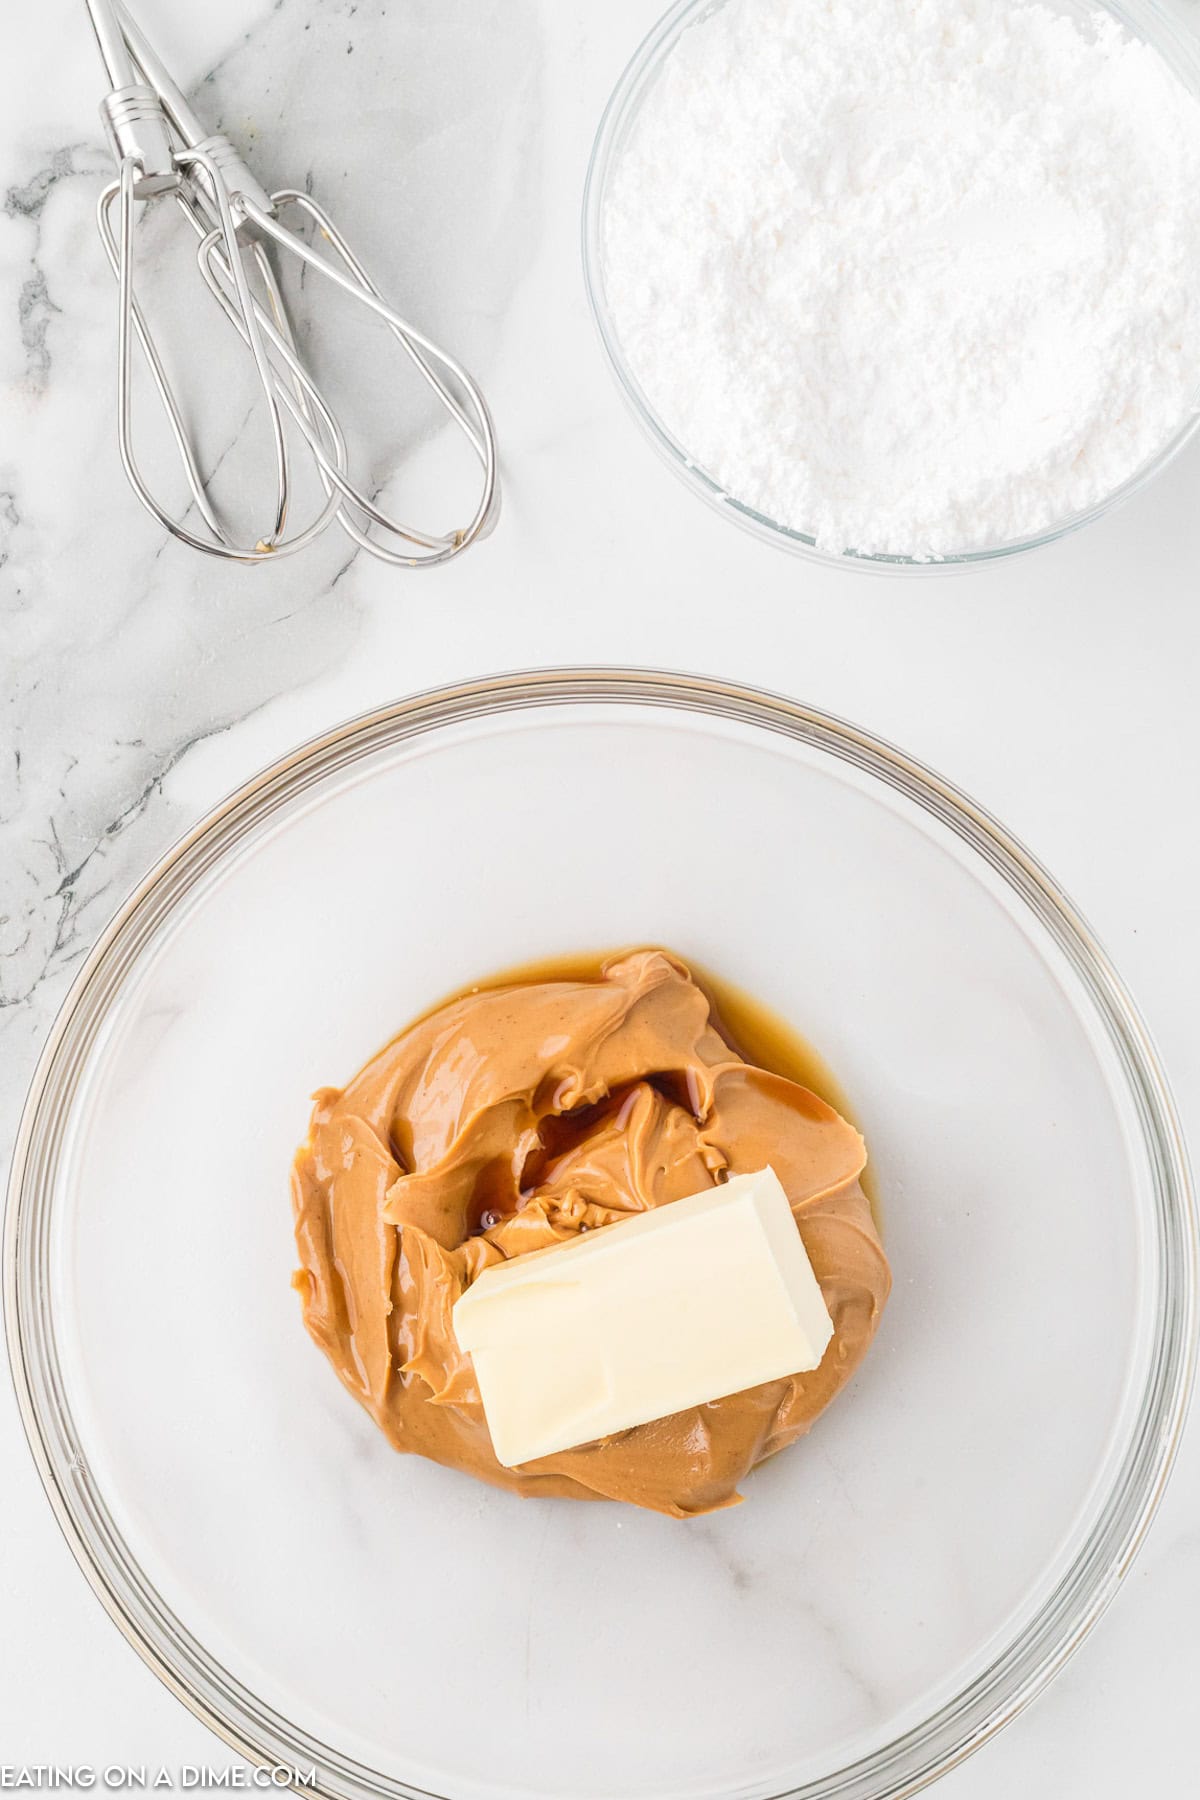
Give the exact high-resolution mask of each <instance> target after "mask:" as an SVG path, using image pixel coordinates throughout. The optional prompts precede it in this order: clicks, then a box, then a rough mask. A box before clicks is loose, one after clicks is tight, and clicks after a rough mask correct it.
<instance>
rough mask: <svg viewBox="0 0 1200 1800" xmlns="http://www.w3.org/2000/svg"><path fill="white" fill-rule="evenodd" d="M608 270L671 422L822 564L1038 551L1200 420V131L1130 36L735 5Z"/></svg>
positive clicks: (736, 0)
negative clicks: (828, 558)
mask: <svg viewBox="0 0 1200 1800" xmlns="http://www.w3.org/2000/svg"><path fill="white" fill-rule="evenodd" d="M602 241H603V259H604V270H603V276H604V285H605V291H606V295H607V298H608V303H609V306H610V309H611V312H612V315H613V320H614V323H615V326H616V329H617V333H618V335H619V337H620V339H621V342H622V345H623V348H624V352H625V355H626V357H627V359H628V362H629V365H630V368H631V370H632V372H633V374H634V376H635V377H636V379H637V381H638V382H639V384H640V385H641V387H642V389H643V391H644V393H645V395H646V397H647V399H648V400H649V402H650V404H651V406H652V407H653V408H654V409H655V411H656V412H658V414H659V415H660V416H661V418H662V419H663V422H664V423H665V424H666V426H667V427H668V429H669V430H670V431H671V432H672V433H673V434H674V436H675V437H676V438H677V439H678V441H679V442H680V444H681V445H682V446H683V447H684V449H685V450H686V451H687V453H688V454H689V455H690V456H691V457H692V459H693V460H694V461H695V462H697V463H698V464H699V465H700V466H701V467H702V468H704V469H705V470H706V471H707V473H708V474H710V475H711V476H712V477H713V478H714V479H715V480H717V481H718V482H719V483H720V484H721V485H722V486H723V487H724V488H725V489H726V490H727V491H728V492H729V493H731V494H732V495H733V496H734V497H735V498H737V499H739V500H741V501H743V502H744V503H746V504H747V505H749V506H751V507H752V508H754V509H755V510H756V511H758V512H762V513H764V514H766V515H767V517H769V518H771V519H773V520H774V521H775V522H776V523H779V524H783V525H788V526H790V527H792V528H793V529H796V530H799V531H802V532H805V533H808V534H809V535H811V536H813V537H814V538H815V539H816V540H817V542H818V543H819V545H820V546H821V547H822V548H824V549H828V550H835V551H841V550H846V549H853V550H858V551H860V552H865V553H874V554H880V553H891V554H900V555H913V556H919V557H932V556H942V555H947V554H952V553H954V552H961V551H966V550H971V549H980V548H986V547H989V546H994V545H997V544H1001V543H1007V542H1012V541H1016V540H1018V539H1020V538H1023V537H1027V536H1030V535H1033V534H1035V533H1037V532H1039V531H1041V530H1044V529H1046V528H1048V527H1050V526H1052V525H1054V524H1055V523H1058V522H1061V521H1062V520H1063V519H1065V518H1066V517H1068V516H1070V515H1071V514H1073V513H1075V512H1078V511H1082V510H1084V509H1086V508H1088V507H1090V506H1092V505H1094V504H1096V503H1097V502H1098V501H1100V500H1102V499H1104V498H1106V497H1107V496H1108V495H1109V494H1111V493H1112V492H1113V491H1114V490H1115V489H1116V488H1117V487H1119V486H1120V485H1121V484H1122V483H1123V482H1124V481H1125V480H1126V479H1127V478H1128V477H1129V476H1131V475H1133V474H1135V473H1136V472H1137V470H1138V469H1139V468H1140V467H1141V466H1142V465H1143V464H1144V463H1145V462H1146V461H1148V460H1149V459H1150V458H1151V457H1152V456H1153V455H1154V454H1155V453H1156V452H1158V451H1159V450H1160V449H1162V448H1163V447H1164V445H1165V444H1166V443H1167V442H1168V441H1169V440H1170V438H1171V437H1172V436H1173V435H1174V434H1175V433H1176V432H1177V431H1178V429H1179V428H1180V426H1181V425H1182V423H1183V422H1184V421H1185V419H1186V418H1187V416H1188V413H1189V411H1190V409H1191V408H1192V407H1193V406H1194V405H1195V404H1196V401H1197V396H1198V394H1200V102H1197V100H1196V99H1195V97H1194V96H1193V95H1191V94H1190V93H1189V92H1188V90H1187V89H1186V88H1185V87H1184V86H1183V84H1182V83H1181V82H1180V81H1179V80H1178V79H1177V78H1176V77H1175V75H1174V74H1173V73H1172V71H1171V70H1170V69H1169V68H1168V66H1167V64H1166V63H1165V61H1164V60H1163V59H1162V58H1161V57H1160V56H1159V55H1158V53H1157V52H1156V51H1154V50H1152V49H1151V48H1149V47H1148V46H1147V45H1145V44H1143V43H1141V42H1140V41H1138V40H1136V39H1134V38H1132V37H1131V36H1130V35H1128V34H1127V33H1126V32H1125V31H1124V29H1123V28H1122V27H1121V26H1119V25H1118V24H1117V22H1116V21H1115V19H1113V18H1112V17H1111V16H1110V15H1109V14H1107V13H1104V12H1096V13H1094V14H1092V15H1090V16H1086V17H1083V16H1081V15H1080V13H1079V12H1075V13H1073V14H1071V15H1067V14H1065V13H1064V12H1062V11H1059V10H1056V9H1054V8H1053V7H1052V6H1049V5H1045V4H1041V3H1035V0H1006V3H1005V4H998V3H997V0H726V3H725V4H724V5H723V6H721V7H720V8H719V9H717V10H716V11H715V12H713V13H712V14H711V15H710V16H709V17H707V18H702V19H701V20H700V21H699V22H698V23H696V24H694V25H692V26H690V27H689V28H688V29H687V30H686V31H685V32H684V33H683V35H682V36H681V38H680V39H679V41H678V43H677V44H676V46H675V47H674V49H673V50H672V52H671V53H670V55H669V56H668V58H667V61H666V63H665V65H664V67H663V69H662V70H661V72H660V74H659V76H658V77H657V79H656V80H655V82H654V84H653V86H652V87H651V89H650V91H649V93H648V95H647V97H646V99H645V103H644V105H643V107H642V110H641V113H640V116H639V117H638V119H637V122H636V123H635V125H634V127H633V129H632V131H631V133H630V136H629V138H628V141H627V142H626V144H625V146H624V149H623V151H622V152H621V154H620V157H619V160H618V162H617V164H616V166H615V168H614V170H613V174H612V179H611V182H610V186H609V190H608V199H607V204H606V209H605V215H604V220H603V240H602Z"/></svg>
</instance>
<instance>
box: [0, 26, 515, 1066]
mask: <svg viewBox="0 0 1200 1800" xmlns="http://www.w3.org/2000/svg"><path fill="white" fill-rule="evenodd" d="M51 10H53V11H54V12H55V13H56V14H57V15H59V21H58V22H59V23H60V25H61V29H62V33H63V38H64V41H65V44H66V48H67V56H68V59H69V64H70V67H71V71H72V74H73V75H74V74H75V73H77V72H78V74H79V75H80V77H81V79H80V80H79V82H78V83H73V85H78V86H81V87H85V88H88V87H90V89H91V92H92V94H93V95H97V94H98V93H99V91H100V88H101V81H100V76H99V65H98V62H97V60H96V58H95V53H94V49H93V46H92V44H91V42H90V38H89V35H88V33H87V31H86V29H85V28H81V19H80V16H79V15H80V9H79V8H78V7H69V6H67V5H61V4H60V5H58V6H56V7H54V8H52V9H51ZM231 10H232V9H229V8H226V11H227V12H229V11H231ZM146 22H147V24H148V25H149V24H151V23H152V21H150V20H149V19H147V21H146ZM211 23H212V25H213V26H215V24H216V21H215V18H214V19H212V21H211ZM211 35H212V38H213V42H214V45H219V44H220V42H221V39H222V37H224V38H225V39H226V47H225V48H224V49H223V50H222V51H221V52H220V54H218V55H217V57H216V60H215V61H213V62H212V64H211V66H210V67H208V69H207V70H206V72H205V73H204V74H203V76H202V78H201V79H200V80H199V81H194V82H193V84H192V85H193V97H194V100H195V102H196V105H197V107H198V109H200V110H201V112H202V116H203V117H204V118H205V119H206V121H208V122H211V123H212V124H213V126H214V127H219V128H221V129H225V130H226V131H228V132H229V133H230V134H231V135H233V136H235V137H236V139H237V141H238V142H239V144H240V145H241V146H243V147H244V149H245V150H246V152H247V154H248V155H249V157H250V158H251V159H252V161H253V162H254V164H255V167H256V170H257V172H258V173H259V174H260V175H261V177H262V178H263V179H264V181H266V182H267V183H268V184H270V185H272V186H274V185H293V186H298V187H301V188H303V189H306V190H308V191H313V192H315V193H317V194H318V196H319V197H320V199H321V200H322V201H323V203H325V204H326V205H328V207H329V208H330V210H331V211H332V212H333V214H334V216H335V217H336V219H337V220H338V222H339V224H341V225H343V226H344V228H345V230H346V231H347V234H348V235H349V237H350V240H351V242H352V243H355V244H356V245H359V246H362V253H363V255H364V256H366V257H367V258H368V260H369V262H370V264H371V267H372V269H373V272H375V273H376V275H377V277H378V278H379V279H380V280H381V281H382V283H383V285H384V286H385V288H386V290H387V291H388V292H389V295H390V296H392V297H394V299H395V301H396V303H397V304H398V305H399V306H400V307H401V308H403V309H406V310H407V311H409V312H410V313H411V316H412V317H413V318H414V319H416V320H436V321H438V325H437V330H438V331H441V332H443V333H445V334H448V335H449V337H450V339H451V340H452V346H453V349H454V352H455V354H457V355H459V356H461V357H462V358H463V360H465V361H466V362H467V363H468V365H469V366H472V367H474V368H477V369H480V370H481V371H484V372H486V370H487V367H488V365H489V363H490V361H491V360H492V358H493V356H494V353H495V348H496V344H497V339H498V334H499V333H500V332H501V331H502V329H503V321H504V317H505V310H506V305H507V302H508V298H509V296H510V294H511V292H512V289H513V286H514V284H515V283H516V282H517V281H519V280H520V278H521V275H522V272H523V270H524V268H525V266H526V265H527V263H528V261H529V259H530V257H531V255H532V254H533V250H534V248H535V245H534V242H533V239H532V234H535V233H536V231H537V212H536V205H535V203H534V197H535V194H536V191H537V190H536V184H537V180H538V163H539V158H540V156H541V154H542V145H541V138H540V133H539V130H538V127H537V108H536V96H537V91H538V86H539V81H540V36H539V23H538V17H537V9H536V7H535V6H533V5H532V4H530V0H494V3H493V4H480V0H426V3H425V4H419V5H406V6H402V7H400V6H396V5H394V4H393V5H391V6H390V7H389V5H388V4H387V3H386V0H360V3H357V4H356V3H354V0H342V3H341V4H336V5H324V6H320V7H313V6H308V5H301V4H299V3H298V0H282V3H281V4H278V5H275V6H273V7H271V8H270V9H269V10H268V11H266V12H264V13H262V14H260V16H259V17H257V19H255V20H254V21H253V22H252V23H251V24H250V25H249V26H248V27H247V28H246V29H245V30H243V31H241V32H240V33H238V34H237V35H235V36H233V35H231V34H230V33H229V31H228V28H226V30H225V31H224V32H222V31H221V30H220V29H219V28H216V29H212V31H211ZM164 48H165V46H164ZM94 120H95V113H94V107H92V106H89V108H88V109H87V111H86V112H84V113H83V114H81V116H80V119H79V121H78V124H77V125H76V127H75V130H74V133H73V135H72V137H71V138H70V140H69V141H65V142H59V141H55V138H54V136H53V132H52V130H51V129H49V128H47V129H45V130H44V131H39V129H38V121H37V119H36V117H35V116H33V115H31V116H30V117H29V118H28V119H24V120H22V121H21V129H20V130H19V131H18V132H17V133H16V134H9V136H8V137H7V140H6V139H5V138H3V137H0V156H2V157H3V169H4V187H3V199H2V202H0V317H7V321H8V323H7V325H6V327H5V329H4V332H3V363H2V365H0V366H2V367H3V371H4V412H5V418H6V421H7V429H6V431H5V432H4V436H3V439H2V440H0V613H2V616H3V619H4V627H5V637H6V649H5V663H6V670H7V674H6V679H5V683H4V695H3V698H4V705H5V717H6V731H5V736H4V745H3V752H2V755H3V760H4V768H3V779H2V786H0V954H2V956H3V960H2V962H0V1009H3V1010H2V1023H0V1033H2V1034H3V1035H2V1037H0V1054H3V1055H4V1056H5V1061H6V1065H7V1066H8V1067H9V1068H10V1069H14V1070H15V1069H16V1068H17V1067H18V1066H21V1067H24V1066H27V1064H28V1060H29V1056H30V1053H31V1051H32V1048H33V1045H34V1042H35V1040H36V1038H37V1037H38V1036H39V1034H40V1031H41V1029H42V1025H43V1022H44V1019H45V1017H46V1014H47V1008H48V1007H49V1006H51V1005H52V1004H53V1002H54V1000H55V999H56V998H57V997H58V996H60V995H61V993H62V991H63V985H64V982H65V981H66V979H67V977H68V976H69V975H70V973H71V971H72V969H73V968H74V966H75V965H76V963H77V962H78V960H79V958H80V956H81V955H82V954H83V953H84V952H85V950H86V949H87V947H88V945H89V944H90V942H91V940H92V939H93V937H94V935H95V933H96V930H97V929H98V927H99V925H100V924H101V923H102V921H103V918H104V916H105V914H106V913H107V912H109V911H111V910H112V908H113V906H114V905H115V903H116V901H117V899H118V898H119V897H120V896H121V894H122V892H123V891H124V890H125V889H127V888H128V887H129V886H130V885H132V883H133V881H134V879H135V878H136V876H137V874H138V873H139V872H140V871H141V869H142V868H143V867H144V865H145V864H146V862H147V861H148V860H149V859H150V858H151V857H152V855H153V854H154V853H155V851H157V849H158V848H160V847H161V845H162V843H163V841H164V830H166V832H167V833H168V834H169V831H170V821H169V819H168V818H166V817H164V816H163V809H162V808H159V809H158V816H157V817H156V819H155V823H154V827H153V830H152V831H151V832H149V833H147V832H146V831H145V830H144V829H143V825H144V821H145V815H146V811H147V807H148V805H149V803H150V801H151V800H152V799H153V798H155V797H156V796H158V795H160V794H161V791H162V786H163V782H164V780H165V778H166V777H167V775H168V774H169V773H170V771H171V770H172V769H173V768H174V767H175V766H176V765H177V764H178V763H179V761H180V759H181V758H183V757H185V756H187V755H188V753H189V752H190V751H191V750H192V748H193V747H194V746H195V745H196V744H198V743H199V742H201V741H203V740H205V739H207V738H209V737H211V736H212V735H213V734H215V733H220V732H223V731H225V730H227V729H228V728H229V726H230V725H232V724H233V723H234V722H236V721H238V720H242V719H245V718H246V717H247V716H248V715H250V714H252V713H253V712H254V711H255V710H256V709H257V708H259V707H261V706H262V705H263V704H264V703H266V702H267V701H269V700H271V699H273V698H274V697H276V696H277V695H279V694H280V693H284V692H290V691H294V690H295V689H297V688H298V687H300V686H302V685H304V684H305V683H307V682H309V681H311V680H312V679H313V678H314V677H315V676H317V675H319V674H322V673H327V672H328V671H329V669H330V668H331V666H333V665H335V664H336V663H337V662H338V660H339V658H341V657H343V656H344V655H345V654H346V650H347V647H348V645H349V644H350V643H351V642H352V640H353V637H354V633H355V630H356V619H357V617H358V606H357V600H356V574H355V569H354V562H355V558H354V556H353V554H352V551H353V546H351V545H350V544H349V543H348V541H347V540H345V539H344V538H342V537H341V536H340V534H338V533H336V532H335V533H331V534H329V535H328V536H327V537H326V538H325V539H324V540H323V541H322V542H321V543H320V545H319V546H318V547H317V548H316V549H314V550H311V551H310V552H308V553H307V554H305V555H304V556H303V557H301V558H298V559H296V560H294V561H290V562H287V563H284V564H281V565H280V567H279V568H277V569H275V568H272V569H266V570H256V571H254V572H253V574H252V575H251V578H250V579H249V580H248V579H247V574H248V572H247V571H246V570H243V569H241V568H237V567H235V568H232V569H231V568H229V567H228V566H226V565H222V564H219V563H217V562H215V561H213V560H209V559H203V558H200V557H198V556H196V555H194V554H193V553H191V552H189V551H187V550H186V549H183V548H182V547H180V546H178V545H177V544H175V543H173V542H168V541H167V540H166V539H165V538H164V537H163V535H162V534H161V533H160V531H159V530H158V529H157V527H156V526H155V525H154V524H153V522H152V521H150V520H149V519H147V518H146V517H145V516H144V515H143V514H142V513H141V511H140V510H139V509H138V508H137V507H136V505H135V504H134V502H133V500H132V498H131V496H130V494H129V492H128V490H127V488H126V486H125V482H124V479H123V476H122V475H121V472H120V470H119V467H118V466H117V464H116V459H115V457H114V455H113V453H112V440H113V433H114V406H115V360H114V358H115V343H114V330H115V287H114V284H113V282H112V279H111V276H110V274H109V271H108V268H107V265H106V264H105V263H104V260H103V256H102V253H101V249H100V245H99V242H98V239H97V238H96V237H95V235H94V230H93V223H92V214H93V209H94V205H95V199H96V195H97V192H98V191H99V188H100V187H101V186H102V185H103V183H104V182H105V181H106V180H108V179H109V178H110V168H111V165H110V162H109V159H108V156H107V152H106V150H105V149H104V147H103V144H102V142H101V141H100V134H99V129H98V125H97V124H94V123H93V122H94ZM381 219H384V220H386V221H387V231H386V233H385V234H381V232H380V231H379V229H378V226H379V221H380V220H381ZM142 241H143V243H144V248H143V250H142V262H141V264H140V265H139V275H140V282H141V287H140V291H141V292H142V293H143V294H144V296H145V303H146V305H147V307H148V309H149V310H150V312H151V316H152V317H153V318H155V319H156V320H158V319H162V320H163V321H164V322H165V337H166V341H167V345H168V350H169V352H170V353H172V354H171V361H170V366H171V368H172V369H173V370H175V369H179V370H180V371H181V372H182V377H183V380H182V385H183V387H184V391H185V394H186V396H187V400H188V404H189V417H190V418H191V419H192V420H193V421H194V422H195V424H196V428H197V430H198V431H199V432H200V434H201V437H202V441H204V442H205V444H206V447H207V449H208V452H209V455H210V458H211V460H212V462H213V464H214V465H221V464H225V463H227V464H229V466H230V473H231V475H232V477H233V482H232V484H231V485H232V486H233V487H234V488H235V489H236V493H235V500H236V498H237V495H240V494H241V493H243V492H244V491H245V490H246V488H247V487H248V485H249V484H250V483H252V482H253V480H254V475H255V470H256V469H257V468H261V467H262V455H263V451H264V450H265V448H266V446H265V443H264V441H263V440H262V438H261V437H260V436H259V435H258V433H257V431H256V429H255V427H256V423H257V421H256V419H255V416H254V414H253V412H252V411H251V410H250V409H249V397H250V390H249V388H248V387H247V385H246V382H245V380H244V375H245V371H244V369H243V367H242V365H241V363H240V359H239V357H238V354H237V352H238V349H239V347H238V346H236V345H235V344H234V343H233V342H232V339H231V335H230V334H229V332H228V331H227V330H226V328H225V327H224V324H223V321H221V320H220V319H219V318H218V317H217V316H216V312H215V308H213V307H212V306H211V303H210V302H209V300H208V296H207V295H206V294H205V293H204V292H203V290H202V288H201V286H200V282H199V278H198V275H197V272H196V270H195V267H194V262H193V261H192V258H191V253H190V240H189V238H188V237H187V235H186V227H185V226H184V225H183V224H182V222H181V221H180V220H178V218H177V216H176V214H175V209H174V208H173V207H172V206H171V204H170V203H169V202H160V203H159V204H158V205H157V206H156V207H154V208H152V209H150V212H149V214H148V217H147V221H146V225H145V233H144V240H142ZM143 271H144V273H143ZM313 285H314V284H312V283H305V284H303V286H304V289H305V291H303V292H301V291H299V290H298V284H293V289H294V290H295V292H294V297H295V299H296V300H297V301H298V304H299V307H300V309H301V310H300V312H299V313H298V317H299V319H300V320H301V324H302V340H303V341H304V343H305V348H306V351H307V353H308V354H309V355H310V356H311V357H312V359H313V361H314V365H315V366H316V368H317V369H318V370H319V372H320V376H321V378H322V380H323V382H324V383H325V384H326V385H327V387H328V391H329V392H330V393H331V394H334V395H337V396H339V397H343V396H344V397H345V403H346V409H347V419H348V421H349V422H351V423H352V433H351V441H352V444H354V445H355V446H356V447H357V448H359V451H360V454H362V455H363V456H365V457H366V458H367V463H366V466H367V468H368V470H369V474H370V480H371V485H372V487H373V489H374V491H376V492H383V493H390V491H391V486H390V485H389V484H394V483H395V480H396V477H397V473H398V471H399V470H400V468H401V465H402V464H403V462H404V460H405V458H406V457H409V456H410V455H411V454H412V452H413V450H414V448H415V447H417V446H418V445H419V444H420V443H421V442H422V441H423V440H425V439H428V438H429V437H430V436H431V434H433V433H435V432H436V430H437V426H438V421H437V418H436V415H435V413H434V411H433V409H432V406H431V404H430V402H429V400H428V397H427V395H426V393H425V390H424V389H423V388H422V387H421V386H420V384H419V383H408V382H406V376H405V370H404V367H403V362H402V359H401V358H400V357H399V355H398V353H395V354H393V356H392V357H391V358H390V359H389V358H388V357H387V353H386V350H381V345H380V338H379V334H378V333H373V332H371V330H370V329H369V328H367V329H363V328H361V327H360V326H359V325H358V323H357V322H356V321H355V320H354V319H353V318H349V319H348V318H347V313H348V311H349V309H348V308H346V307H345V306H344V305H341V304H340V303H339V302H338V301H337V300H336V299H335V300H334V301H333V302H332V304H329V305H326V306H325V307H324V308H323V309H322V308H321V307H320V306H319V304H318V303H319V302H321V301H322V300H324V299H325V296H323V295H320V294H315V295H314V294H313V292H312V291H311V289H312V287H313ZM181 352H182V354H181ZM142 399H143V400H144V401H145V403H146V407H147V410H146V411H145V412H144V413H143V415H142V418H143V422H144V430H143V440H144V441H145V443H146V444H147V446H148V448H147V453H146V467H147V470H148V472H150V473H151V475H152V479H162V477H161V476H159V474H158V471H160V470H162V471H167V476H166V489H167V491H168V492H173V493H176V494H177V493H178V491H179V487H180V483H179V481H178V479H177V478H176V475H175V472H174V469H173V466H172V464H171V461H170V450H169V447H168V446H167V444H166V443H165V442H164V441H163V440H164V435H165V434H164V433H163V431H162V429H161V426H160V423H159V420H158V418H157V416H156V415H155V414H154V412H153V410H152V409H153V407H154V402H153V400H152V398H151V397H150V396H148V395H145V394H143V395H142ZM14 1085H19V1083H15V1084H14Z"/></svg>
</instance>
